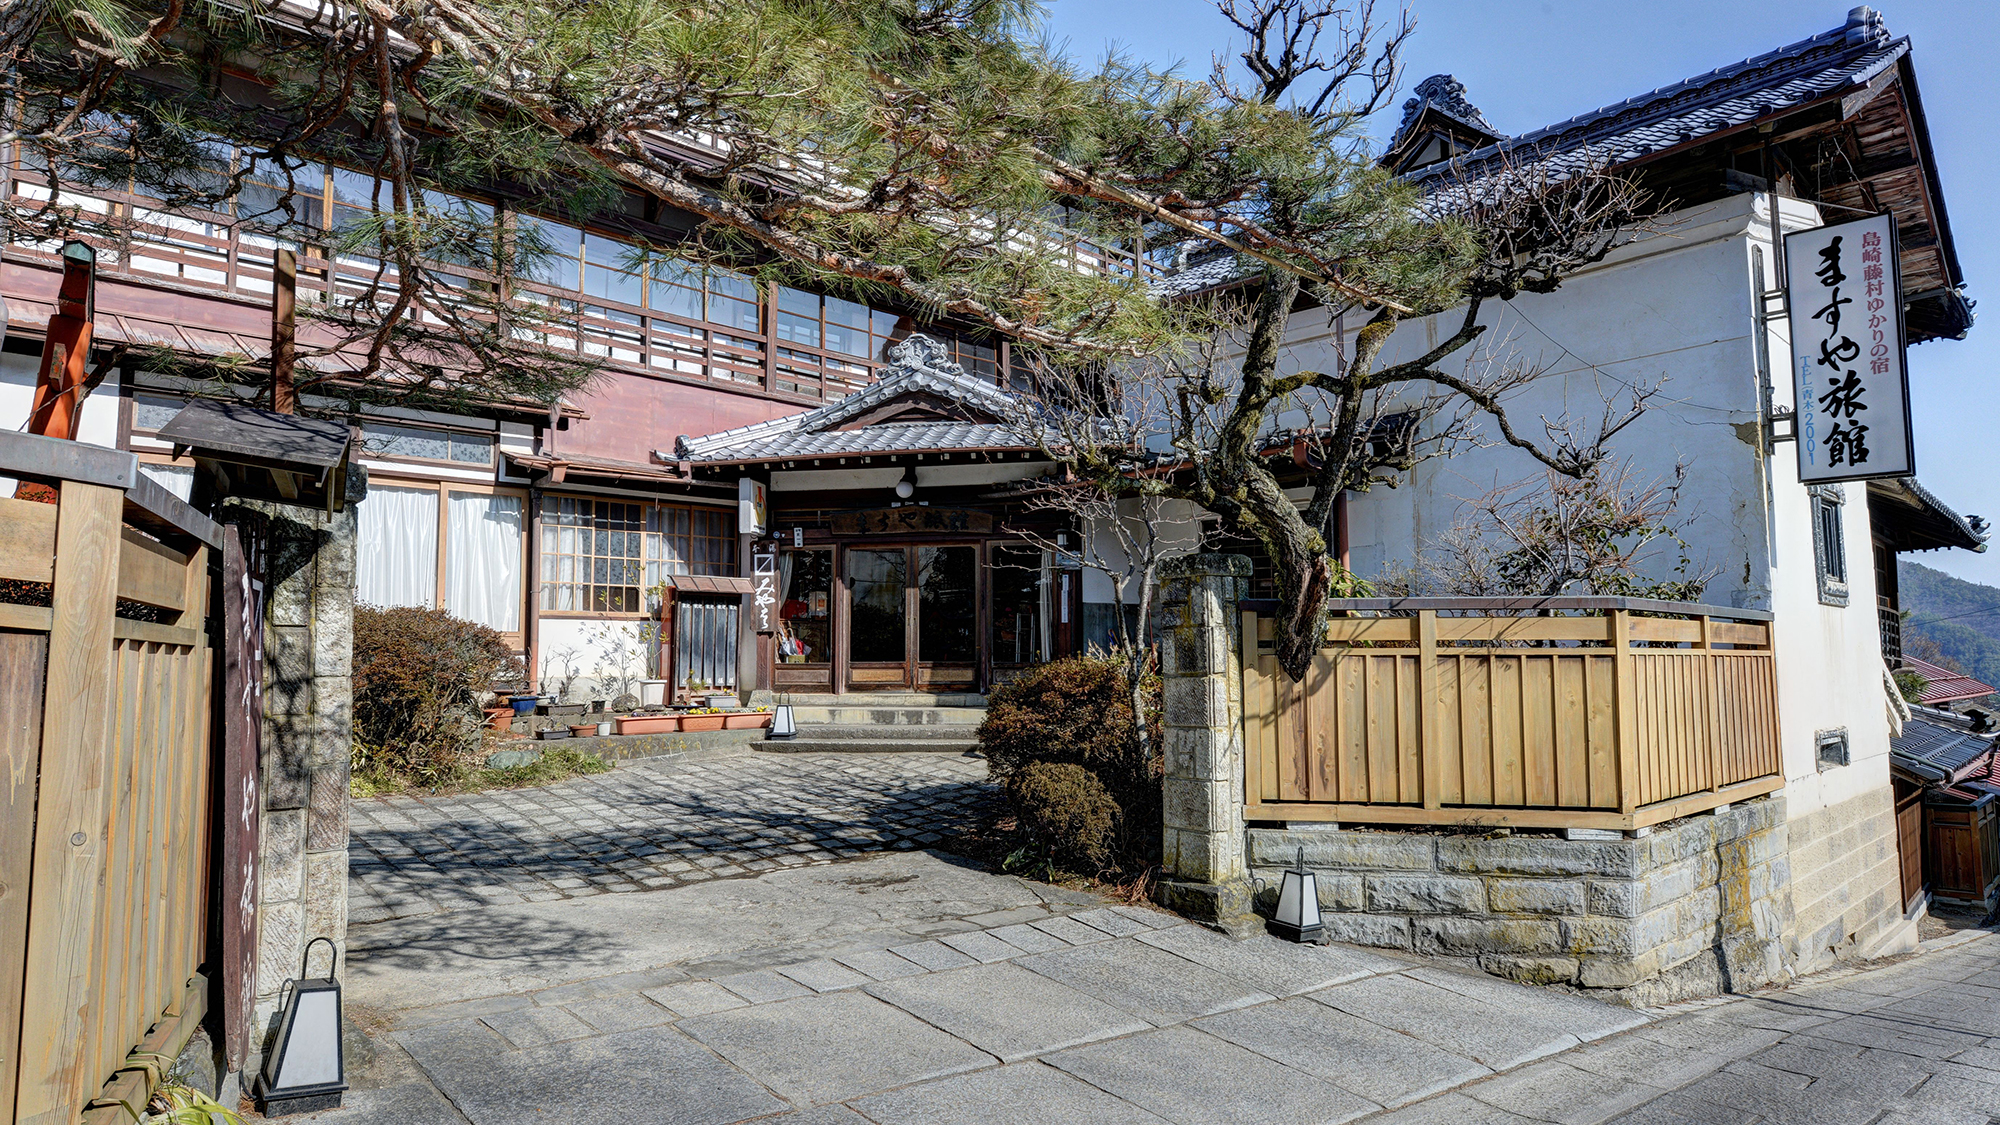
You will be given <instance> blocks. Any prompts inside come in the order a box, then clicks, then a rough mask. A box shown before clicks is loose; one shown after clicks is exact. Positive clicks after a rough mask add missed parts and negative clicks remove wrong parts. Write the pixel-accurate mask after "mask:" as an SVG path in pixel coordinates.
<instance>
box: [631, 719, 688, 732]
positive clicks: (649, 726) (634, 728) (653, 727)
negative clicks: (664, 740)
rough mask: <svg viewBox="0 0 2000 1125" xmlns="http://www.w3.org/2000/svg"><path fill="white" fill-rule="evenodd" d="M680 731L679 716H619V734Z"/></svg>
mask: <svg viewBox="0 0 2000 1125" xmlns="http://www.w3.org/2000/svg"><path fill="white" fill-rule="evenodd" d="M679 729H681V717H680V716H679V715H620V716H619V717H618V733H619V734H665V733H670V732H672V731H677V730H679Z"/></svg>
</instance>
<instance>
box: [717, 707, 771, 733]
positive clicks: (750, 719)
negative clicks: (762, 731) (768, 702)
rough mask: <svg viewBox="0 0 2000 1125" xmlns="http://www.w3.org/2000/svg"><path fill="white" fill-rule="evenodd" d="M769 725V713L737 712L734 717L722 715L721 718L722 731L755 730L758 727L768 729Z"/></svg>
mask: <svg viewBox="0 0 2000 1125" xmlns="http://www.w3.org/2000/svg"><path fill="white" fill-rule="evenodd" d="M770 725H771V713H770V712H769V711H738V712H737V713H736V714H734V715H724V716H723V717H722V729H724V730H756V729H758V728H759V727H768V726H770Z"/></svg>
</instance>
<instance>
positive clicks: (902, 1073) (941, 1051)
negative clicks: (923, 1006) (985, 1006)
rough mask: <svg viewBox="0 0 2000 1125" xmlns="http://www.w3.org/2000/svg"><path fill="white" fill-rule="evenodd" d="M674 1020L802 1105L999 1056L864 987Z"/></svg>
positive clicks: (980, 1063) (989, 1062)
mask: <svg viewBox="0 0 2000 1125" xmlns="http://www.w3.org/2000/svg"><path fill="white" fill-rule="evenodd" d="M676 1026H678V1027H679V1028H680V1029H681V1030H682V1031H684V1032H686V1033H687V1034H689V1035H691V1036H693V1037H694V1038H696V1039H698V1040H700V1041H701V1042H702V1043H704V1044H706V1045H707V1046H708V1047H709V1048H710V1049H711V1050H713V1051H714V1052H715V1053H716V1054H718V1055H721V1056H722V1057H723V1058H725V1059H728V1060H729V1061H730V1062H731V1063H734V1064H735V1065H736V1066H737V1067H739V1068H741V1070H742V1071H743V1072H744V1073H746V1074H748V1075H750V1076H751V1077H752V1078H755V1079H756V1080H757V1081H759V1082H762V1083H763V1084H764V1085H766V1086H769V1087H770V1088H771V1089H773V1090H776V1091H777V1092H778V1093H779V1094H780V1095H782V1096H783V1097H785V1098H786V1099H788V1100H790V1101H792V1102H794V1103H795V1104H798V1105H819V1104H821V1103H824V1102H837V1101H845V1100H847V1099H849V1098H855V1097H860V1096H861V1095H863V1094H870V1093H874V1092H876V1091H878V1090H886V1089H889V1088H891V1087H895V1086H902V1085H906V1084H908V1083H911V1082H921V1081H924V1080H925V1079H928V1078H938V1077H941V1076H943V1075H947V1074H958V1073H961V1072H963V1071H968V1070H978V1069H980V1068H982V1067H987V1066H991V1065H993V1064H994V1062H995V1060H994V1058H993V1056H992V1055H990V1054H988V1053H986V1052H985V1051H981V1050H978V1049H976V1048H974V1047H972V1046H970V1045H968V1044H966V1043H964V1042H962V1041H960V1040H958V1039H955V1038H953V1037H952V1036H950V1035H947V1034H946V1033H944V1032H942V1031H939V1030H938V1029H937V1028H935V1027H932V1026H930V1025H929V1024H926V1023H924V1022H923V1021H922V1020H919V1019H917V1018H916V1017H915V1016H912V1015H910V1014H909V1013H908V1012H905V1011H903V1010H902V1009H900V1008H897V1007H894V1006H892V1005H890V1004H887V1003H884V1002H883V1001H881V1000H877V999H876V998H874V997H872V996H868V995H865V994H863V993H858V992H830V993H827V994H825V995H821V996H807V997H802V998H800V999H797V1000H783V1001H779V1002H778V1003H775V1004H758V1005H754V1006H752V1007H748V1008H738V1009H736V1010H734V1011H728V1012H717V1013H715V1014H714V1015H708V1016H696V1017H694V1018H693V1019H686V1020H682V1021H681V1022H680V1023H679V1024H678V1025H676Z"/></svg>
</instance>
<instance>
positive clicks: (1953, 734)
mask: <svg viewBox="0 0 2000 1125" xmlns="http://www.w3.org/2000/svg"><path fill="white" fill-rule="evenodd" d="M1889 753H1890V755H1891V757H1892V759H1893V760H1894V762H1895V764H1896V765H1898V766H1901V767H1902V768H1903V769H1905V770H1907V771H1909V772H1910V773H1913V774H1915V775H1917V776H1918V777H1921V778H1923V779H1924V780H1926V781H1932V782H1942V783H1951V782H1958V781H1963V780H1964V779H1966V778H1968V777H1973V776H1981V777H1983V776H1985V775H1986V773H1987V771H1988V770H1990V769H1991V768H1992V759H1993V743H1992V740H1990V739H1986V738H1981V737H1980V736H1978V735H1976V734H1971V733H1968V732H1966V731H1962V730H1955V729H1953V728H1952V727H1950V726H1947V725H1945V724H1943V723H1934V722H1930V721H1927V720H1924V719H1911V720H1910V721H1909V722H1906V723H1904V724H1903V733H1901V734H1899V735H1895V736H1893V737H1891V738H1890V739H1889Z"/></svg>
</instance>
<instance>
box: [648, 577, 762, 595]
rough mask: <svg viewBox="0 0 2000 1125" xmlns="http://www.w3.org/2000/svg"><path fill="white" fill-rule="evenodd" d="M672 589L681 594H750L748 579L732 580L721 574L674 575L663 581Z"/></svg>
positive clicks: (732, 578)
mask: <svg viewBox="0 0 2000 1125" xmlns="http://www.w3.org/2000/svg"><path fill="white" fill-rule="evenodd" d="M665 582H666V584H667V585H668V586H669V587H671V588H672V589H674V590H676V591H678V592H680V593H683V594H739V595H740V594H747V593H749V592H750V580H749V579H748V578H734V577H729V576H726V575H721V574H674V575H669V576H668V577H667V578H666V579H665Z"/></svg>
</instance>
